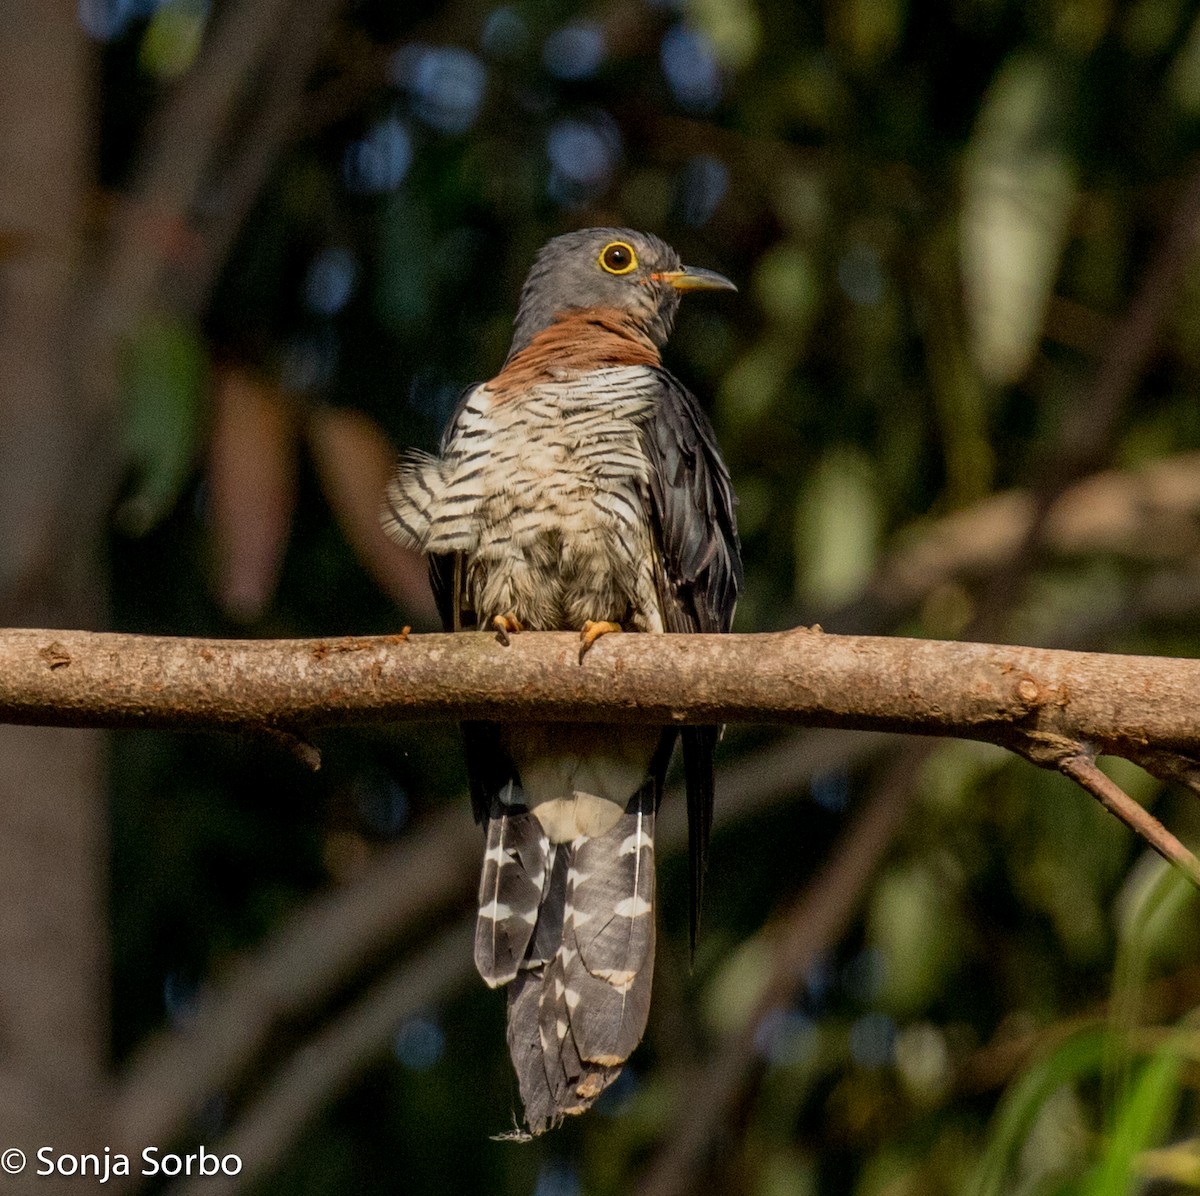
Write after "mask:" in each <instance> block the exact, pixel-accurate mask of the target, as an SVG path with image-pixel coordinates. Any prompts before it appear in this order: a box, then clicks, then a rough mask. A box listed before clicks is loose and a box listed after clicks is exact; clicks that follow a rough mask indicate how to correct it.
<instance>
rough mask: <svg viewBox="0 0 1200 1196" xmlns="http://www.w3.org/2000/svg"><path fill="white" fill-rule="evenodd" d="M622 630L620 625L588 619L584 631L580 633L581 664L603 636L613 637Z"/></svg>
mask: <svg viewBox="0 0 1200 1196" xmlns="http://www.w3.org/2000/svg"><path fill="white" fill-rule="evenodd" d="M620 630H621V625H620V623H609V622H607V621H596V620H593V619H588V620H587V622H586V623H584V625H583V630H582V631H580V633H579V663H580V664H583V658H584V657H585V656H586V655H587V651H588V649H589V648H590V647H591V646H592V645H593V644H594V643H595V642H596V641H597V640H598V639H599V638H600V637H601V636H602V635H612V634H613V633H614V632H618V631H620Z"/></svg>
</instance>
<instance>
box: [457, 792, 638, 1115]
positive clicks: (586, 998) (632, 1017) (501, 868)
mask: <svg viewBox="0 0 1200 1196" xmlns="http://www.w3.org/2000/svg"><path fill="white" fill-rule="evenodd" d="M654 804H655V803H654V795H653V786H652V785H651V784H649V783H648V784H646V785H645V786H644V787H643V788H642V789H641V790H640V791H639V792H638V793H637V794H635V795H634V797H633V798H632V799H631V800H630V802H629V805H628V806H627V807H626V810H625V813H624V814H623V815H622V816H621V818H620V820H619V821H618V822H617V824H616V826H614V827H613V828H612V829H611V830H610V831H609V832H608V833H607V834H605V835H602V836H599V837H597V838H590V839H589V838H584V837H580V838H578V839H575V840H574V841H572V842H570V843H559V844H553V843H550V842H549V841H548V839H547V838H546V836H545V834H544V832H542V830H541V824H540V823H539V822H538V820H537V818H536V817H535V816H534V815H533V814H531V813H530V812H529V811H528V810H526V809H525V808H524V807H520V806H517V807H513V806H502V805H501V804H500V803H499V802H496V803H494V804H493V809H492V814H491V817H490V818H489V821H488V837H487V851H486V854H485V856H484V869H483V877H482V880H481V884H480V901H479V919H478V921H477V923H476V933H475V962H476V966H477V967H478V968H479V972H480V974H481V975H482V976H483V978H484V979H485V980H486V981H487V982H488V983H489V984H491V985H493V986H496V985H500V984H509V985H510V987H509V996H508V1046H509V1052H510V1053H511V1055H512V1061H513V1066H514V1068H515V1069H516V1073H517V1081H518V1083H519V1086H520V1090H521V1100H522V1102H523V1104H524V1106H525V1122H526V1124H527V1125H528V1127H529V1131H530V1132H531V1133H534V1134H540V1133H542V1132H543V1131H544V1130H546V1129H549V1128H550V1127H551V1126H554V1125H557V1124H558V1122H560V1121H561V1120H562V1119H563V1117H564V1116H567V1115H569V1114H573V1113H582V1112H583V1111H584V1110H585V1109H586V1108H588V1106H589V1105H591V1104H592V1102H593V1101H594V1100H595V1099H596V1098H597V1097H598V1096H599V1095H600V1093H601V1092H603V1091H604V1089H605V1088H607V1087H608V1085H609V1084H611V1083H612V1082H613V1080H615V1079H616V1077H617V1076H618V1075H619V1074H620V1071H621V1067H622V1065H623V1064H624V1062H625V1060H626V1059H628V1058H629V1056H630V1054H631V1053H632V1051H633V1049H634V1047H636V1046H637V1044H638V1043H639V1042H640V1041H641V1037H642V1033H643V1032H644V1031H645V1028H646V1017H647V1014H648V1012H649V1009H650V982H651V976H652V973H653V971H654Z"/></svg>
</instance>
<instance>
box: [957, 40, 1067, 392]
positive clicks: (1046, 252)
mask: <svg viewBox="0 0 1200 1196" xmlns="http://www.w3.org/2000/svg"><path fill="white" fill-rule="evenodd" d="M1070 79H1071V76H1070V74H1069V73H1068V72H1066V71H1064V70H1063V69H1061V68H1060V66H1059V65H1058V64H1056V63H1055V62H1054V61H1052V60H1051V59H1050V58H1047V57H1044V56H1042V55H1039V54H1037V53H1034V52H1032V51H1028V50H1021V51H1018V52H1017V53H1015V54H1013V56H1012V57H1011V58H1009V60H1008V61H1007V62H1006V63H1005V64H1004V65H1003V66H1002V67H1001V68H1000V70H999V72H998V73H997V75H996V78H995V80H993V82H992V85H991V87H990V89H989V90H988V94H987V96H986V97H985V99H984V102H983V107H982V110H981V112H980V115H979V120H978V123H977V124H976V127H975V130H974V132H973V134H972V137H971V144H970V146H969V148H968V150H967V153H966V157H965V161H964V164H963V206H962V268H963V283H964V287H965V292H966V294H965V298H966V306H967V315H968V317H969V320H970V328H971V334H972V342H973V347H974V351H975V358H976V361H977V362H978V364H979V368H980V370H981V371H982V373H983V375H984V377H985V378H987V379H988V380H989V381H991V382H993V383H996V384H1000V385H1005V384H1009V383H1012V382H1015V381H1017V380H1018V379H1020V378H1021V377H1022V376H1023V375H1024V373H1025V371H1026V370H1027V369H1028V367H1029V364H1030V362H1031V360H1032V358H1033V354H1034V351H1035V350H1036V349H1037V345H1038V342H1039V340H1040V338H1041V333H1042V326H1043V324H1044V323H1045V317H1046V309H1047V307H1048V305H1049V302H1050V296H1051V294H1052V293H1053V289H1054V284H1055V281H1056V279H1057V277H1058V271H1059V265H1060V263H1061V261H1062V255H1063V250H1064V249H1065V247H1066V244H1067V238H1068V234H1069V232H1070V221H1071V215H1072V213H1073V212H1074V210H1075V205H1076V200H1077V182H1076V176H1077V173H1078V170H1077V166H1076V163H1075V161H1074V158H1073V156H1072V154H1071V153H1070V151H1069V149H1068V146H1067V144H1066V138H1065V136H1064V121H1063V119H1062V113H1063V112H1064V111H1069V110H1070V109H1071V108H1072V106H1073V100H1074V94H1073V90H1072V88H1071V84H1070Z"/></svg>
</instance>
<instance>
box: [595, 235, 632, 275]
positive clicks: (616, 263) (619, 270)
mask: <svg viewBox="0 0 1200 1196" xmlns="http://www.w3.org/2000/svg"><path fill="white" fill-rule="evenodd" d="M637 264H638V260H637V254H636V253H634V252H633V246H632V245H630V244H628V242H626V241H610V242H609V243H608V244H607V245H605V247H604V248H603V249H602V250H600V266H601V269H604V270H607V271H608V272H609V274H628V273H629V271H630V270H636V269H637Z"/></svg>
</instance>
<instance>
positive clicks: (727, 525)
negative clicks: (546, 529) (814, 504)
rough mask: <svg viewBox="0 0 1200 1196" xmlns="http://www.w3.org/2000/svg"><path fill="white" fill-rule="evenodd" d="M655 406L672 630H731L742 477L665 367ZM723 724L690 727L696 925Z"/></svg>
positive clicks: (663, 573)
mask: <svg viewBox="0 0 1200 1196" xmlns="http://www.w3.org/2000/svg"><path fill="white" fill-rule="evenodd" d="M656 372H657V373H658V376H659V378H660V380H661V382H662V390H661V393H660V397H659V401H658V403H657V404H656V406H655V410H654V414H653V415H652V416H651V418H650V419H649V420H648V421H647V423H646V424H645V426H644V428H643V430H642V446H643V448H644V450H645V453H646V456H647V458H648V459H649V462H650V508H651V510H650V515H651V527H652V529H653V532H654V537H655V549H656V553H657V561H656V565H657V568H656V573H657V575H658V587H659V601H660V603H661V605H662V612H663V622H664V625H665V627H666V630H667V631H669V632H695V631H700V632H724V631H728V630H729V628H730V626H731V624H732V623H733V611H734V607H735V606H736V605H737V598H738V594H739V593H740V591H741V588H742V552H741V543H740V541H739V540H738V533H737V521H736V518H735V516H734V507H735V505H736V503H737V499H736V498H735V497H734V493H733V486H732V484H731V483H730V480H729V470H728V469H727V468H726V467H725V462H724V461H723V460H722V458H721V450H720V449H719V448H718V447H717V440H716V436H715V434H714V433H713V428H712V424H711V423H710V422H709V419H708V416H706V415H705V414H704V411H703V410H702V409H701V407H700V405H699V403H697V402H696V400H695V399H694V398H693V397H692V395H690V394H689V393H688V391H687V390H686V389H685V388H684V387H683V385H682V384H681V383H680V382H678V381H677V380H676V379H675V378H673V377H672V376H671V375H670V374H668V373H667V372H666V371H665V370H658V371H656ZM718 734H719V728H717V727H685V728H684V729H683V730H682V731H681V732H680V738H681V740H682V741H683V768H684V779H685V783H686V788H687V805H688V859H689V890H690V897H691V901H690V906H691V910H690V931H691V943H692V949H693V951H694V950H695V946H696V931H697V928H698V926H699V921H700V901H701V897H702V896H703V891H704V865H705V861H706V859H707V857H708V837H709V831H710V829H711V827H712V809H713V751H714V749H715V747H716V743H717V737H718Z"/></svg>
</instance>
